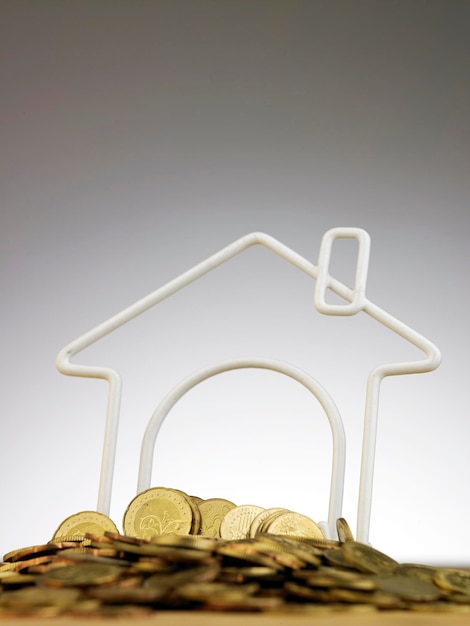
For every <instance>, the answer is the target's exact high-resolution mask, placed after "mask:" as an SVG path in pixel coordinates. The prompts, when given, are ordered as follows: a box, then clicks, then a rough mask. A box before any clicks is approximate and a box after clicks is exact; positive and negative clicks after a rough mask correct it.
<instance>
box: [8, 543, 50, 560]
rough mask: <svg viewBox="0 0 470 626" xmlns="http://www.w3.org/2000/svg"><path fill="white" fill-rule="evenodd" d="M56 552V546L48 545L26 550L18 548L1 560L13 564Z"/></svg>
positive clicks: (30, 547)
mask: <svg viewBox="0 0 470 626" xmlns="http://www.w3.org/2000/svg"><path fill="white" fill-rule="evenodd" d="M57 550H58V547H57V546H55V545H53V544H49V543H47V544H45V545H37V546H29V547H27V548H18V549H17V550H12V551H11V552H8V553H7V554H5V555H4V557H3V560H4V561H6V562H12V563H14V562H15V561H22V560H24V559H29V558H32V557H33V556H36V557H39V556H44V555H46V554H55V553H56V552H57Z"/></svg>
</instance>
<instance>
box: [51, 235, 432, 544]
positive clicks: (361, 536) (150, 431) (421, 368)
mask: <svg viewBox="0 0 470 626" xmlns="http://www.w3.org/2000/svg"><path fill="white" fill-rule="evenodd" d="M339 238H352V239H356V240H357V241H358V254H357V266H356V274H355V285H354V288H353V289H351V288H349V287H347V286H346V285H344V284H343V283H342V282H340V281H338V280H336V279H335V278H333V277H332V276H330V274H329V264H330V256H331V251H332V246H333V242H334V241H335V240H336V239H339ZM256 244H259V245H262V246H265V247H266V248H268V250H271V251H272V252H274V253H275V254H277V255H279V256H280V257H282V258H283V259H285V260H286V261H288V262H289V263H291V264H293V265H294V266H295V267H297V268H298V269H299V270H301V271H302V272H305V273H306V274H307V275H308V276H311V277H312V278H314V279H316V282H315V288H314V304H315V307H316V309H317V310H318V311H319V312H320V313H324V314H326V315H355V314H356V313H359V312H360V311H363V312H364V313H367V314H368V315H369V316H370V317H372V318H373V319H375V320H376V321H378V322H380V323H381V324H383V325H384V326H386V327H388V328H389V329H391V330H392V331H394V332H395V333H397V334H398V335H399V336H401V337H402V338H404V339H406V340H407V341H409V342H410V343H411V344H413V345H414V346H416V347H417V348H419V349H420V350H421V351H422V352H423V353H424V355H425V357H424V358H423V359H420V360H413V361H405V362H394V363H386V364H383V365H379V366H378V367H375V368H374V369H373V370H372V371H371V372H370V374H369V376H368V380H367V389H366V401H365V410H364V430H363V442H362V461H361V472H360V484H359V498H358V509H357V527H356V539H357V540H358V541H361V542H364V543H368V539H369V527H370V514H371V504H372V484H373V474H374V461H375V445H376V433H377V419H378V407H379V394H380V385H381V381H382V379H383V378H385V377H386V376H393V375H398V374H414V373H422V372H430V371H433V370H434V369H436V368H437V367H438V366H439V363H440V360H441V355H440V352H439V350H438V348H437V347H436V346H435V345H434V344H433V343H431V342H430V341H428V340H427V339H426V338H425V337H423V336H422V335H420V334H419V333H417V332H416V331H414V330H413V329H411V328H410V327H409V326H407V325H405V324H404V323H402V322H401V321H399V320H398V319H396V318H395V317H393V316H392V315H390V314H389V313H387V312H386V311H384V310H383V309H381V308H379V307H378V306H376V305H375V304H373V303H372V302H370V300H368V299H367V297H366V293H365V288H366V280H367V271H368V264H369V249H370V238H369V235H368V233H367V232H366V231H364V230H362V229H360V228H346V227H340V228H333V229H331V230H329V231H327V232H326V233H325V235H324V236H323V238H322V241H321V246H320V252H319V258H318V263H317V265H314V264H313V263H311V262H310V261H308V260H307V259H305V258H303V257H302V256H300V255H299V254H297V253H296V252H294V251H293V250H291V249H290V248H288V247H287V246H285V245H284V244H282V243H281V242H279V241H277V240H276V239H274V238H273V237H271V236H269V235H267V234H265V233H259V232H254V233H250V234H248V235H245V236H244V237H241V238H240V239H237V240H236V241H234V242H233V243H231V244H230V245H228V246H226V247H225V248H223V249H222V250H220V251H219V252H217V253H216V254H213V255H212V256H210V257H209V258H207V259H206V260H205V261H202V262H201V263H199V264H197V265H195V266H194V267H192V268H191V269H189V270H188V271H186V272H184V273H183V274H181V275H180V276H178V277H177V278H175V279H174V280H171V281H170V282H168V283H166V284H165V285H163V286H162V287H160V288H159V289H157V290H156V291H154V292H152V293H150V294H149V295H147V296H146V297H144V298H142V299H140V300H138V301H137V302H135V303H134V304H133V305H131V306H130V307H128V308H126V309H124V310H123V311H121V312H120V313H118V314H117V315H114V316H113V317H111V318H109V319H108V320H106V321H105V322H103V323H102V324H100V325H99V326H97V327H95V328H94V329H92V330H90V331H89V332H87V333H85V334H84V335H82V336H81V337H79V338H78V339H76V340H75V341H72V342H71V343H69V344H68V345H67V346H65V347H64V348H63V349H62V350H61V351H60V352H59V354H58V355H57V359H56V365H57V369H58V370H59V371H60V372H61V373H63V374H67V375H70V376H82V377H90V378H102V379H105V380H107V381H108V383H109V396H108V405H107V416H106V425H105V435H104V444H103V456H102V463H101V476H100V484H99V493H98V503H97V510H98V511H99V512H100V513H104V514H106V515H109V509H110V502H111V491H112V484H113V475H114V463H115V455H116V445H117V433H118V424H119V414H120V405H121V376H120V375H119V373H118V372H117V371H116V370H114V369H112V368H107V367H97V366H91V365H81V364H76V363H72V362H71V359H72V358H73V357H74V356H75V355H77V354H78V353H79V352H81V351H82V350H84V349H85V348H87V347H88V346H90V345H91V344H93V343H95V342H96V341H98V340H99V339H101V338H102V337H104V336H105V335H107V334H108V333H110V332H112V331H114V330H115V329H117V328H118V327H120V326H122V325H123V324H126V323H127V322H129V321H130V320H132V319H134V318H135V317H136V316H138V315H140V314H141V313H143V312H145V311H147V310H148V309H150V308H151V307H153V306H155V305H156V304H158V303H159V302H161V301H162V300H164V299H166V298H168V297H170V296H172V295H173V294H174V293H176V292H177V291H179V290H180V289H183V288H184V287H186V286H187V285H189V284H190V283H192V282H193V281H195V280H197V279H199V278H200V277H201V276H203V275H204V274H207V273H208V272H210V271H211V270H213V269H215V268H216V267H218V266H220V265H222V264H223V263H225V262H226V261H228V260H230V259H232V258H233V257H234V256H236V255H237V254H240V253H241V252H243V251H245V250H246V249H247V248H249V247H251V246H254V245H256ZM328 289H330V290H332V291H333V292H335V293H336V294H338V295H339V296H341V297H342V298H343V299H344V300H345V302H346V303H345V304H328V303H327V302H326V299H325V296H326V293H327V290H328ZM240 368H261V369H268V370H273V371H277V372H280V373H281V374H285V375H286V376H289V377H291V378H293V379H294V380H296V381H298V382H299V383H301V384H302V385H303V386H304V387H306V388H307V389H308V390H309V391H311V393H312V394H313V395H314V396H315V397H316V398H317V400H318V401H319V402H320V404H321V406H322V408H323V409H324V411H325V413H326V415H327V417H328V420H329V423H330V427H331V431H332V437H333V457H332V471H331V483H330V499H329V510H328V521H326V522H320V525H321V527H322V529H323V531H324V533H325V535H326V536H327V537H329V538H337V534H336V520H337V519H338V518H339V517H342V515H341V510H342V502H343V490H344V474H345V455H346V439H345V433H344V428H343V422H342V419H341V416H340V414H339V412H338V410H337V408H336V405H335V404H334V402H333V400H332V398H331V397H330V396H329V394H328V393H327V392H326V390H325V389H324V388H323V387H322V386H321V385H320V383H319V382H318V381H317V380H315V379H314V378H313V377H312V376H310V375H309V374H308V373H307V372H305V371H303V370H300V369H298V368H297V367H295V366H293V365H291V364H289V363H286V362H283V361H277V360H273V359H268V358H238V359H237V358H235V359H230V360H225V361H222V362H219V363H215V364H213V365H210V366H208V367H205V368H203V369H200V370H198V371H196V372H195V373H192V374H190V375H189V376H187V377H186V378H184V379H183V380H182V381H181V382H180V383H178V384H177V385H176V386H175V387H174V388H173V389H171V390H170V391H169V392H168V393H167V395H166V396H164V398H163V399H162V400H161V402H160V404H159V405H158V407H157V409H156V410H155V412H154V413H153V415H152V416H151V418H150V420H149V422H148V425H147V428H146V431H145V434H144V437H143V441H142V448H141V456H140V467H139V478H138V486H137V493H140V492H142V491H144V490H145V489H147V488H149V487H150V481H151V470H152V464H153V453H154V447H155V441H156V438H157V435H158V432H159V429H160V427H161V425H162V423H163V421H164V419H165V417H166V416H167V414H168V412H169V411H170V410H171V408H172V407H173V406H174V404H175V403H176V402H177V401H178V400H179V399H180V398H181V397H182V396H183V395H184V394H185V393H186V392H187V391H189V390H190V389H191V388H193V387H194V386H195V385H197V384H199V383H200V382H202V381H204V380H206V379H207V378H210V377H212V376H214V375H216V374H219V373H222V372H226V371H229V370H234V369H240Z"/></svg>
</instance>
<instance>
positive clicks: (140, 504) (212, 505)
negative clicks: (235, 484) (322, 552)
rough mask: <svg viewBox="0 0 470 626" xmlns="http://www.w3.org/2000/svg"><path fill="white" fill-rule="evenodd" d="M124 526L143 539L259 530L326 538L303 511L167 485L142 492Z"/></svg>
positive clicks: (235, 534) (232, 535)
mask: <svg viewBox="0 0 470 626" xmlns="http://www.w3.org/2000/svg"><path fill="white" fill-rule="evenodd" d="M123 530H124V533H125V534H126V535H130V536H133V537H139V538H141V539H150V538H152V537H156V536H159V535H164V534H168V533H180V534H181V533H183V534H184V533H189V534H194V535H199V534H200V535H204V536H209V537H217V538H222V539H243V538H246V537H254V536H255V535H256V533H257V532H258V531H262V532H272V533H276V534H279V535H283V534H285V535H303V536H306V537H318V538H324V534H323V532H322V530H321V529H320V527H319V526H318V525H317V524H316V523H315V522H314V521H313V520H311V519H310V518H309V517H307V516H306V515H302V514H300V513H295V512H293V511H289V510H287V509H281V508H272V509H264V508H263V507H260V506H256V505H251V504H244V505H240V506H237V505H235V504H234V503H233V502H231V501H230V500H226V499H223V498H210V499H207V500H203V499H202V498H199V497H197V496H189V495H188V494H186V493H184V492H183V491H181V490H178V489H170V488H167V487H152V488H150V489H147V490H146V491H143V492H142V493H139V494H138V495H137V496H136V497H135V498H134V499H133V500H132V501H131V502H130V503H129V505H128V507H127V509H126V511H125V513H124V519H123Z"/></svg>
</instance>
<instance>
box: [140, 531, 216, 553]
mask: <svg viewBox="0 0 470 626" xmlns="http://www.w3.org/2000/svg"><path fill="white" fill-rule="evenodd" d="M152 544H156V545H158V546H173V547H175V548H192V549H193V550H199V551H201V552H213V551H214V550H215V549H216V547H217V539H216V538H215V537H214V538H212V537H203V536H202V535H172V534H168V535H160V536H158V537H155V538H154V539H153V541H152Z"/></svg>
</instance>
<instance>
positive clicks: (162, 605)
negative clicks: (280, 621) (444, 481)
mask: <svg viewBox="0 0 470 626" xmlns="http://www.w3.org/2000/svg"><path fill="white" fill-rule="evenodd" d="M333 554H335V555H336V557H335V558H333V559H331V557H332V555H333ZM0 587H1V592H0V617H2V616H27V615H29V616H36V617H52V616H56V615H71V616H82V617H83V616H125V617H133V616H139V615H147V614H150V613H152V612H155V611H161V610H168V609H172V610H175V609H180V610H192V609H197V610H207V611H224V610H225V611H278V612H290V613H291V612H308V613H318V612H325V611H326V612H328V611H339V610H349V611H351V610H353V609H355V610H361V611H364V610H368V611H372V610H387V609H388V610H390V609H393V610H418V611H433V612H435V611H454V612H457V611H459V612H470V572H468V571H465V570H458V569H449V568H432V567H430V566H425V565H412V564H399V563H398V562H397V561H396V560H394V559H393V558H391V557H389V556H387V555H385V554H383V553H382V552H379V551H378V550H376V549H374V548H372V547H371V546H368V545H365V544H362V543H358V542H356V541H354V540H352V539H350V540H348V541H345V542H340V541H332V540H327V539H320V538H313V537H294V536H292V537H289V536H287V535H274V534H271V533H258V534H257V535H256V537H254V538H252V537H249V538H245V539H232V540H226V539H219V538H215V537H203V536H201V535H199V536H198V535H191V534H185V535H179V534H170V533H168V534H163V535H159V536H153V537H152V538H151V539H139V538H137V537H130V536H127V535H121V534H119V533H117V532H115V531H109V530H108V531H105V532H104V533H103V535H94V534H92V533H85V536H84V539H79V538H76V539H75V540H71V539H69V540H67V541H57V540H51V541H50V542H49V543H47V544H44V545H37V546H31V547H29V548H22V549H19V550H14V551H12V552H10V553H8V554H6V555H5V557H4V562H3V563H2V564H1V565H0Z"/></svg>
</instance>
